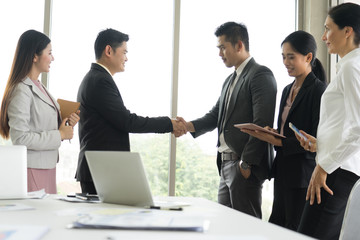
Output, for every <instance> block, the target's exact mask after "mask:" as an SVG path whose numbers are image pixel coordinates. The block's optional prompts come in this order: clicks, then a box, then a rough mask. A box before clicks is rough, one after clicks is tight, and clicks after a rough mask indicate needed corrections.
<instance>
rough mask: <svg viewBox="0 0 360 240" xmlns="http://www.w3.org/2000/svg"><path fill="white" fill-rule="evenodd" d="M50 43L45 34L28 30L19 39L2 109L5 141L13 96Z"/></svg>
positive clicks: (0, 126)
mask: <svg viewBox="0 0 360 240" xmlns="http://www.w3.org/2000/svg"><path fill="white" fill-rule="evenodd" d="M49 43H50V39H49V38H48V37H47V36H46V35H45V34H43V33H41V32H38V31H35V30H28V31H26V32H24V33H23V34H22V35H21V36H20V38H19V41H18V43H17V46H16V50H15V55H14V60H13V63H12V66H11V71H10V75H9V78H8V81H7V83H6V87H5V92H4V96H3V99H2V102H1V109H0V135H1V136H2V137H3V138H5V139H8V138H9V130H10V127H9V124H8V121H9V119H8V114H7V110H8V107H9V103H10V100H11V95H12V93H13V91H14V89H15V87H16V86H17V84H19V83H20V82H22V81H23V80H24V79H25V78H26V76H27V75H28V74H29V73H30V70H31V67H32V64H33V60H34V57H35V55H37V56H40V55H41V54H42V51H43V50H44V49H45V48H46V47H47V45H48V44H49Z"/></svg>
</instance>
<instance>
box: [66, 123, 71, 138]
mask: <svg viewBox="0 0 360 240" xmlns="http://www.w3.org/2000/svg"><path fill="white" fill-rule="evenodd" d="M65 126H69V121H66V122H65ZM69 143H71V140H70V139H69Z"/></svg>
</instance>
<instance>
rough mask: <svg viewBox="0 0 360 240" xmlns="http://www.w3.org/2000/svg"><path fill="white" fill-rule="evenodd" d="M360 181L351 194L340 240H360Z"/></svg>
mask: <svg viewBox="0 0 360 240" xmlns="http://www.w3.org/2000/svg"><path fill="white" fill-rule="evenodd" d="M359 220H360V180H358V181H357V182H356V183H355V185H354V187H353V188H352V190H351V192H350V196H349V199H348V202H347V205H346V210H345V215H344V220H343V224H342V226H341V232H340V238H339V239H340V240H353V239H359V236H360V227H359Z"/></svg>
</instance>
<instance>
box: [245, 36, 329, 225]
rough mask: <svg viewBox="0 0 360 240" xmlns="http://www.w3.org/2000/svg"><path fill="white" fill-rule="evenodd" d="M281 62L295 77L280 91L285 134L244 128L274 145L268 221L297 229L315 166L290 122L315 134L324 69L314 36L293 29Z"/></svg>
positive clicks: (280, 123) (284, 44)
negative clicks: (272, 133)
mask: <svg viewBox="0 0 360 240" xmlns="http://www.w3.org/2000/svg"><path fill="white" fill-rule="evenodd" d="M281 46H282V56H283V63H284V65H285V67H286V69H287V71H288V74H289V76H291V77H295V80H294V81H293V82H292V83H291V84H289V85H287V86H286V87H285V88H284V90H283V93H282V97H281V102H280V108H279V116H278V130H275V129H271V128H269V127H266V128H268V129H269V130H272V131H276V132H279V133H280V134H282V135H284V136H286V138H284V139H281V138H277V137H275V136H273V135H270V134H266V133H262V132H257V131H256V132H254V131H249V130H246V129H243V131H244V132H247V133H249V134H251V135H253V136H255V137H257V138H259V139H261V140H264V141H267V142H269V143H271V144H273V145H274V146H275V150H276V157H275V160H274V166H273V171H274V178H275V181H274V202H273V208H272V213H271V216H270V219H269V222H272V223H275V224H277V225H280V226H283V227H286V228H289V229H293V230H296V229H297V227H298V225H299V221H300V218H301V214H302V211H303V208H304V204H305V196H306V189H307V186H308V183H309V180H310V177H311V174H312V171H313V169H314V167H315V154H313V153H311V152H308V151H305V150H304V148H302V147H301V146H299V143H298V140H297V139H296V137H295V135H294V132H293V131H292V130H291V129H290V128H289V123H290V122H291V123H293V124H294V125H295V126H297V127H299V128H301V129H307V131H309V132H311V133H312V134H315V135H316V131H317V126H318V122H319V111H320V99H321V95H322V94H323V92H324V91H325V88H326V76H325V71H324V69H323V67H322V65H321V63H320V61H319V60H318V59H317V58H316V49H317V47H316V42H315V39H314V37H313V36H312V35H311V34H309V33H307V32H304V31H296V32H293V33H291V34H290V35H289V36H287V37H286V38H285V40H284V41H283V42H282V44H281Z"/></svg>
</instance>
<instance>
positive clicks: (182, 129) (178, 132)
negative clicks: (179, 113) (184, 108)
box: [171, 117, 195, 137]
mask: <svg viewBox="0 0 360 240" xmlns="http://www.w3.org/2000/svg"><path fill="white" fill-rule="evenodd" d="M171 123H172V125H173V132H172V133H173V134H174V136H175V137H180V136H182V135H184V134H186V133H187V132H195V128H194V125H193V124H192V122H186V121H185V120H184V119H183V118H182V117H176V119H171Z"/></svg>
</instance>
